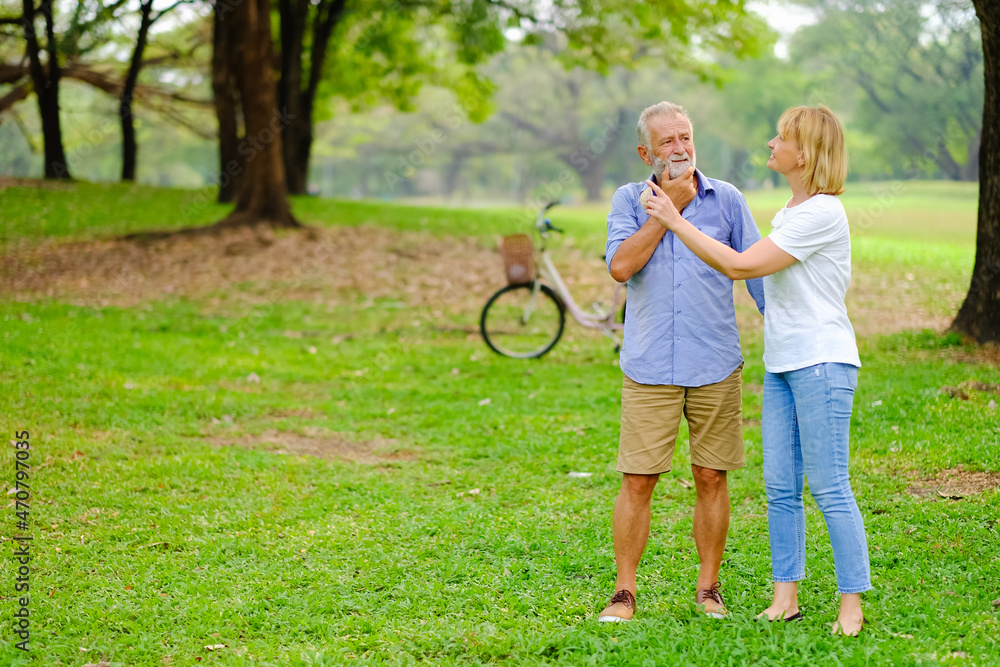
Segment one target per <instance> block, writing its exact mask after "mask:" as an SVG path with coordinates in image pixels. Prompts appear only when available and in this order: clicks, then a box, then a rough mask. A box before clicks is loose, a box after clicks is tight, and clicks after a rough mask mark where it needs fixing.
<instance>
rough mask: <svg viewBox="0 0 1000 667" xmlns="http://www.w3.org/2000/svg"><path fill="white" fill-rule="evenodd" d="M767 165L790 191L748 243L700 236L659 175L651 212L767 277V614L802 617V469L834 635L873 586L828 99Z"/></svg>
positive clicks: (849, 625)
mask: <svg viewBox="0 0 1000 667" xmlns="http://www.w3.org/2000/svg"><path fill="white" fill-rule="evenodd" d="M767 145H768V147H769V148H770V149H771V156H770V158H769V159H768V161H767V166H768V167H769V168H770V169H772V170H774V171H776V172H778V173H780V174H782V175H784V176H785V178H787V179H788V185H789V186H790V187H791V189H792V197H791V199H789V200H788V203H787V204H786V205H785V207H784V208H783V209H781V210H780V211H778V214H777V215H776V216H775V217H774V220H773V222H772V223H771V224H772V227H773V230H772V231H771V234H770V235H769V236H767V237H766V238H764V239H761V240H760V241H758V242H757V243H755V244H754V245H752V246H751V247H750V248H748V249H747V250H746V251H745V252H742V253H741V252H737V251H736V250H734V249H733V248H730V247H729V246H726V245H725V244H723V243H720V242H719V241H716V240H715V239H713V238H711V237H709V236H707V235H705V234H704V233H702V232H701V231H699V230H698V229H696V228H695V227H694V226H693V225H692V224H691V223H689V222H688V221H686V220H685V219H684V218H682V217H681V215H680V213H678V211H677V209H676V207H674V205H673V203H672V202H671V201H670V199H669V198H668V197H667V196H666V195H665V194H664V193H663V190H661V189H660V188H659V187H658V186H657V185H656V184H655V183H652V182H649V183H648V184H649V186H650V188H652V190H653V192H654V193H655V195H656V196H655V197H651V198H650V199H649V201H648V202H647V205H646V212H647V213H648V214H649V215H650V216H651V217H653V218H654V219H656V220H657V221H659V222H660V224H662V225H663V226H665V227H666V228H667V229H668V230H670V231H671V232H673V233H674V234H675V235H676V236H677V238H679V239H680V240H681V241H682V242H683V243H684V244H685V245H686V246H687V247H688V248H690V249H691V250H692V251H693V252H694V253H695V254H696V255H698V257H700V258H701V259H702V260H703V261H704V262H705V263H707V264H708V265H709V266H711V267H713V268H714V269H716V270H718V271H720V272H722V273H724V274H725V275H726V276H728V277H729V278H731V279H732V280H743V279H748V278H758V277H764V298H765V302H766V303H767V308H766V309H765V312H764V369H765V371H766V373H765V377H764V408H763V424H762V430H763V439H764V445H763V447H764V482H765V486H766V489H767V505H768V509H767V516H768V527H769V532H770V538H771V564H772V571H773V572H772V573H773V579H774V601H773V602H772V604H771V606H769V607H768V608H767V609H765V610H764V611H763V612H762V613H761V616H766V617H767V618H768V619H769V620H772V621H773V620H779V619H784V620H793V619H799V618H801V617H802V612H801V611H800V610H799V601H798V582H799V581H800V580H802V579H803V578H805V512H804V509H803V505H802V491H803V486H804V478H805V479H808V480H809V489H810V492H811V493H812V496H813V498H814V499H815V500H816V504H817V505H818V506H819V508H820V510H821V511H822V512H823V518H824V519H825V520H826V526H827V530H828V532H829V534H830V542H831V544H832V546H833V558H834V564H835V566H836V571H837V587H838V589H839V591H840V596H841V597H840V612H839V614H838V617H837V620H836V621H835V622H834V623H833V626H832V630H833V632H834V634H845V635H857V634H858V633H859V632H860V631H861V628H862V625H863V624H864V622H865V621H864V614H863V613H862V610H861V593H863V592H864V591H867V590H870V589H871V576H870V568H869V563H868V544H867V539H866V537H865V528H864V523H863V521H862V518H861V513H860V511H859V510H858V504H857V502H856V501H855V499H854V494H853V492H852V491H851V484H850V477H849V474H848V456H849V451H850V447H849V432H850V424H851V409H852V404H853V400H854V390H855V389H856V388H857V383H858V368H859V367H860V366H861V362H860V360H859V358H858V348H857V344H856V342H855V338H854V329H853V327H852V326H851V322H850V320H849V319H848V317H847V308H846V307H845V306H844V295H845V294H846V292H847V286H848V284H849V283H850V279H851V238H850V229H849V227H848V224H847V215H846V213H845V212H844V207H843V205H842V204H841V203H840V199H839V198H838V195H839V194H841V193H842V192H843V191H844V179H845V178H846V175H847V150H846V148H845V146H844V133H843V129H842V128H841V125H840V122H839V121H838V120H837V118H836V116H834V115H833V113H832V112H831V111H830V110H829V109H827V108H826V107H824V106H820V107H818V108H811V107H794V108H792V109H789V110H788V111H786V112H785V113H784V114H782V116H781V119H780V120H779V121H778V135H777V136H776V137H775V138H774V139H772V140H771V141H769V142H768V144H767Z"/></svg>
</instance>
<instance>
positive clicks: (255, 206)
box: [216, 0, 300, 227]
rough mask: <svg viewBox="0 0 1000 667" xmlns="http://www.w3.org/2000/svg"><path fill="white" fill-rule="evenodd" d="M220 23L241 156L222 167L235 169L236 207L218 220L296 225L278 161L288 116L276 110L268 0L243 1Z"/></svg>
mask: <svg viewBox="0 0 1000 667" xmlns="http://www.w3.org/2000/svg"><path fill="white" fill-rule="evenodd" d="M220 23H221V24H222V25H223V29H224V30H226V31H227V33H228V35H227V39H228V43H229V44H230V45H231V50H230V52H229V54H228V57H229V59H230V61H229V67H230V69H231V71H232V73H233V78H234V79H235V81H236V88H237V90H238V92H239V97H240V102H241V111H242V113H243V121H244V127H245V133H246V134H245V137H244V139H243V141H242V142H241V143H240V145H239V147H238V149H237V152H238V153H239V154H240V156H241V157H242V158H243V159H242V160H241V161H239V163H238V164H235V165H226V167H225V168H226V169H227V170H229V171H233V172H238V173H240V177H241V181H240V186H239V187H238V188H237V192H236V209H235V210H234V211H233V212H232V213H231V214H230V215H229V216H228V217H227V218H226V219H224V220H222V221H221V222H220V223H219V224H220V225H222V226H239V225H258V224H265V225H269V226H272V227H298V226H300V223H299V222H298V221H297V220H296V219H295V218H294V217H293V216H292V211H291V207H290V206H289V202H288V189H287V187H286V185H285V168H284V163H283V161H282V152H281V139H282V136H281V130H282V128H283V127H284V126H285V125H287V121H286V119H285V118H284V117H283V116H282V113H281V111H280V110H279V109H278V104H277V102H278V100H277V88H276V87H275V77H274V70H273V68H272V65H271V64H272V63H273V62H274V45H273V42H272V39H271V2H270V0H243V1H242V2H239V3H238V4H237V5H236V7H235V9H233V11H232V16H231V17H229V18H226V19H225V20H222V21H220ZM216 25H219V24H218V23H217V24H216Z"/></svg>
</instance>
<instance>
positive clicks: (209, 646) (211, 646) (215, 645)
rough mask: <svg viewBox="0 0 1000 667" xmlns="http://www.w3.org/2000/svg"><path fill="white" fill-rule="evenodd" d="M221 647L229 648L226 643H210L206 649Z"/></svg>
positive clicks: (216, 649)
mask: <svg viewBox="0 0 1000 667" xmlns="http://www.w3.org/2000/svg"><path fill="white" fill-rule="evenodd" d="M220 648H228V647H227V645H226V644H209V645H207V646H206V647H205V650H206V651H218V650H219V649H220Z"/></svg>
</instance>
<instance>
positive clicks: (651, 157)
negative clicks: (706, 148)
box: [639, 115, 695, 179]
mask: <svg viewBox="0 0 1000 667" xmlns="http://www.w3.org/2000/svg"><path fill="white" fill-rule="evenodd" d="M646 127H647V128H648V129H649V143H650V146H649V147H646V146H639V157H641V158H642V161H643V162H645V163H646V164H648V165H649V166H651V167H652V168H653V173H654V174H655V175H656V177H657V179H662V178H663V174H664V172H666V173H667V174H668V177H669V178H671V179H674V178H677V177H678V176H680V175H681V174H683V173H684V172H685V171H687V168H688V167H690V166H692V165H694V164H695V153H694V138H693V133H692V131H691V122H690V121H689V120H688V119H687V118H685V117H684V116H681V115H672V116H655V117H653V118H650V119H649V120H648V121H647V122H646Z"/></svg>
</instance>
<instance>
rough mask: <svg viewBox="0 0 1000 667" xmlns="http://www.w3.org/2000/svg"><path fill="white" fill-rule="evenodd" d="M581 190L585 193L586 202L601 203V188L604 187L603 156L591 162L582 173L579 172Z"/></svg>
mask: <svg viewBox="0 0 1000 667" xmlns="http://www.w3.org/2000/svg"><path fill="white" fill-rule="evenodd" d="M580 179H581V180H582V181H583V188H584V189H585V190H586V191H587V201H591V202H598V201H603V198H602V197H601V186H603V185H604V156H603V155H601V156H598V157H597V158H596V159H595V160H593V161H591V163H590V165H589V166H588V167H587V169H585V170H584V171H582V172H580Z"/></svg>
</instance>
